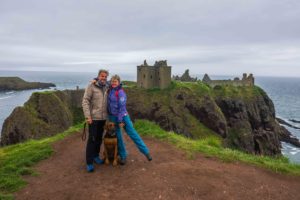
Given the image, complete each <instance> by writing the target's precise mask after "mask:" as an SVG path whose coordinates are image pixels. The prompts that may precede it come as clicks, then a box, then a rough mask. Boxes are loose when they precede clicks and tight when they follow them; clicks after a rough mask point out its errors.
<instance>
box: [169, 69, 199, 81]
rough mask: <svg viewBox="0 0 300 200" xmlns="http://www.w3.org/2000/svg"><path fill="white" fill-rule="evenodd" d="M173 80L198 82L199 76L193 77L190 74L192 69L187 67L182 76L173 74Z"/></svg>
mask: <svg viewBox="0 0 300 200" xmlns="http://www.w3.org/2000/svg"><path fill="white" fill-rule="evenodd" d="M173 80H175V81H183V82H196V81H197V77H196V78H192V77H191V76H190V71H189V70H188V69H187V70H185V72H184V73H183V74H182V76H178V75H177V76H173Z"/></svg>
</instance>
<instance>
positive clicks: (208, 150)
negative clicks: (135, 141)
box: [135, 120, 300, 176]
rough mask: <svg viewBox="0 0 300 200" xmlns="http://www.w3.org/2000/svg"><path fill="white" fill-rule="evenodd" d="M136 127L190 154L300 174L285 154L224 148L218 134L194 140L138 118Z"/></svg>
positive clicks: (143, 133) (277, 171)
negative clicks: (262, 154) (262, 153)
mask: <svg viewBox="0 0 300 200" xmlns="http://www.w3.org/2000/svg"><path fill="white" fill-rule="evenodd" d="M135 127H136V129H137V131H138V132H139V133H140V134H141V135H145V136H151V137H153V138H156V139H159V140H162V141H167V142H169V143H172V144H174V145H176V146H177V147H178V148H180V149H183V150H185V151H187V152H188V153H189V154H191V153H196V152H201V153H203V154H205V155H207V156H212V157H216V158H219V159H221V160H222V161H225V162H233V161H241V162H243V163H247V164H252V165H255V166H259V167H262V168H266V169H269V170H271V171H274V172H276V173H281V174H289V175H295V176H300V165H299V164H292V163H290V162H289V160H288V158H286V157H284V156H278V157H269V156H257V155H252V154H247V153H244V152H241V151H238V150H232V149H229V148H224V147H223V146H222V141H221V139H220V138H219V137H216V136H208V137H206V138H203V139H198V140H192V139H189V138H186V137H184V136H181V135H178V134H175V133H173V132H166V131H164V130H162V129H161V128H160V127H159V126H158V125H156V124H155V123H153V122H149V121H146V120H137V121H136V123H135Z"/></svg>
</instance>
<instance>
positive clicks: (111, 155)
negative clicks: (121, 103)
mask: <svg viewBox="0 0 300 200" xmlns="http://www.w3.org/2000/svg"><path fill="white" fill-rule="evenodd" d="M104 133H105V135H104V152H103V159H104V160H105V164H107V165H108V164H109V163H110V160H113V166H116V165H118V139H117V135H116V127H115V123H113V122H106V124H105V127H104Z"/></svg>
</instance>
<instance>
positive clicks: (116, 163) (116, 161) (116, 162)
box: [113, 143, 118, 166]
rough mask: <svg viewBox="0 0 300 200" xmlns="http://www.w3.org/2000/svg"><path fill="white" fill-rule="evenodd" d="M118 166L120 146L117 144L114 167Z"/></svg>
mask: <svg viewBox="0 0 300 200" xmlns="http://www.w3.org/2000/svg"><path fill="white" fill-rule="evenodd" d="M117 165H118V144H117V143H116V144H115V154H114V162H113V166H117Z"/></svg>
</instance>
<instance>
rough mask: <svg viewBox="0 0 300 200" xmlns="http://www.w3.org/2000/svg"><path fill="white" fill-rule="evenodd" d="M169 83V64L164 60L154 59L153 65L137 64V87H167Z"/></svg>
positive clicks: (145, 62)
mask: <svg viewBox="0 0 300 200" xmlns="http://www.w3.org/2000/svg"><path fill="white" fill-rule="evenodd" d="M170 84H171V66H168V64H167V61H166V60H161V61H156V62H155V63H154V65H153V66H150V65H148V64H147V61H146V60H145V61H144V64H142V65H139V66H137V85H138V87H141V88H145V89H149V88H160V89H164V88H167V87H168V86H169V85H170Z"/></svg>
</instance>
